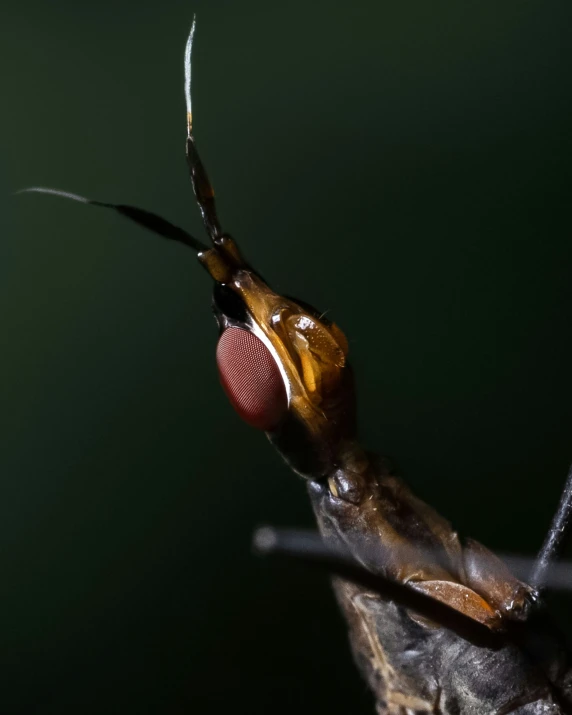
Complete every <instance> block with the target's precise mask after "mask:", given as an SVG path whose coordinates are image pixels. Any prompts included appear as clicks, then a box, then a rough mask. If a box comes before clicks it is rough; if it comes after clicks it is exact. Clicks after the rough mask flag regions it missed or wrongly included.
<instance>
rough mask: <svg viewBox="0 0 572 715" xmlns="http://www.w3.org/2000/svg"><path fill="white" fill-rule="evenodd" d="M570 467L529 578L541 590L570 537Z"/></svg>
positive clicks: (571, 476) (571, 474)
mask: <svg viewBox="0 0 572 715" xmlns="http://www.w3.org/2000/svg"><path fill="white" fill-rule="evenodd" d="M571 517H572V466H571V467H570V469H569V470H568V477H567V478H566V484H565V485H564V489H563V490H562V495H561V496H560V502H559V504H558V509H557V510H556V513H555V514H554V517H553V518H552V523H551V524H550V529H548V533H547V534H546V538H545V539H544V544H543V545H542V548H541V549H540V551H539V553H538V557H537V559H536V563H535V566H534V569H533V572H532V575H531V577H530V583H531V584H532V586H534V587H535V588H536V589H538V590H541V589H543V588H544V587H545V586H546V580H547V577H548V571H549V569H550V567H551V565H552V564H553V562H554V561H556V560H557V559H558V558H559V557H560V556H561V554H562V551H563V550H564V547H565V545H566V540H567V539H568V537H569V536H570V529H571V526H572V518H571Z"/></svg>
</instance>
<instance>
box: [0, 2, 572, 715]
mask: <svg viewBox="0 0 572 715" xmlns="http://www.w3.org/2000/svg"><path fill="white" fill-rule="evenodd" d="M193 12H197V15H198V32H197V37H196V53H195V57H194V70H195V74H194V79H195V82H194V102H195V121H196V135H197V139H198V142H199V146H200V149H201V151H202V153H203V156H204V158H205V160H206V162H207V165H208V167H209V171H210V174H211V178H212V179H213V181H214V183H215V185H216V189H217V194H218V196H219V207H220V214H221V217H222V220H223V224H224V226H225V227H226V228H227V229H228V230H230V231H231V232H232V233H233V234H234V235H235V236H236V237H237V238H238V239H239V240H240V242H241V245H242V246H243V248H244V251H245V252H246V254H247V255H248V256H249V257H250V258H251V259H252V260H253V261H254V262H255V263H256V265H257V267H258V268H259V270H260V271H261V272H262V273H263V274H264V275H265V276H267V278H268V279H269V280H270V281H271V282H272V285H273V286H275V287H276V288H277V289H278V290H284V291H286V292H288V293H291V294H294V295H298V296H300V297H301V298H304V299H306V300H308V301H309V302H311V303H313V304H315V305H317V306H318V307H320V308H322V309H328V310H329V311H330V312H329V314H328V315H329V316H330V317H332V318H334V319H335V320H336V321H337V322H338V323H339V324H340V325H341V326H342V327H343V328H344V329H345V330H346V332H347V334H348V337H349V340H350V348H351V355H352V358H353V362H354V365H355V367H356V372H357V379H358V387H359V394H360V420H361V424H362V432H363V435H364V439H365V441H366V443H367V444H368V445H369V446H371V447H375V448H377V449H379V450H383V451H385V452H386V453H388V454H390V455H392V456H393V457H394V458H395V460H396V461H397V463H398V464H399V465H400V467H401V469H402V471H403V472H404V473H405V474H406V475H407V477H408V479H409V481H410V483H411V484H412V485H413V487H414V488H415V490H416V491H417V492H418V493H419V494H420V495H421V496H423V497H424V498H426V499H427V500H429V501H431V503H433V504H434V505H435V506H436V507H438V508H439V509H440V510H441V511H442V512H444V513H445V514H447V515H448V516H449V517H450V518H452V519H453V520H454V522H455V524H456V525H457V526H458V527H459V528H460V529H462V530H463V531H464V532H465V533H468V534H471V535H472V536H476V537H478V538H480V539H481V540H483V541H484V542H485V543H487V544H489V545H490V546H492V547H495V548H497V549H502V550H515V551H519V552H522V553H533V552H534V551H535V550H536V549H537V548H538V546H539V544H540V543H541V541H542V538H543V534H544V531H545V528H546V526H547V523H548V521H549V518H550V515H551V511H552V509H553V508H554V505H555V503H556V501H557V497H558V492H559V488H560V485H561V483H562V481H563V479H564V476H565V473H566V469H567V464H568V462H569V460H570V458H571V457H572V364H571V355H572V351H571V348H572V341H571V337H570V335H571V316H572V282H571V280H570V276H571V262H572V242H571V236H570V189H571V181H570V179H571V173H572V171H571V166H572V140H571V136H570V128H571V126H570V125H571V109H572V88H571V82H570V70H571V68H572V42H570V27H571V22H572V5H571V3H570V1H569V0H562V2H558V1H557V0H537V1H527V0H519V1H518V2H516V1H515V2H513V1H512V0H505V1H504V2H498V0H486V1H481V2H479V3H477V2H460V1H458V0H451V1H449V2H426V1H425V0H416V1H413V0H411V1H408V2H397V1H394V2H374V1H373V0H371V1H366V0H361V1H360V0H354V1H353V2H351V3H340V2H330V3H326V2H313V3H309V2H308V1H307V0H305V1H304V0H294V1H290V2H288V3H273V2H268V0H265V1H263V0H260V1H258V2H256V1H254V0H252V1H248V0H246V1H244V2H229V1H227V2H224V1H222V0H218V1H217V2H214V1H211V2H210V3H209V2H206V1H205V0H202V1H200V2H199V1H197V2H194V3H193V2H188V1H185V2H182V1H177V0H164V1H163V2H161V3H151V2H149V3H141V2H133V1H131V2H123V1H121V0H115V1H114V2H110V1H109V0H99V1H98V2H94V3H88V2H84V3H78V2H49V3H48V2H37V1H36V2H25V1H22V2H20V3H18V4H16V3H12V4H10V5H8V4H6V5H4V6H3V9H2V11H1V16H0V60H1V63H0V67H1V70H0V71H1V73H2V84H1V87H2V94H1V96H2V115H1V120H0V121H1V122H2V124H1V131H2V133H1V136H2V142H1V146H2V161H1V170H2V176H1V184H0V197H1V198H0V200H1V201H2V205H1V207H0V216H1V222H2V223H1V235H2V239H1V241H0V274H1V282H0V290H1V301H2V325H1V335H2V343H1V347H2V349H1V356H0V369H1V374H2V380H1V394H0V399H1V405H2V410H1V416H2V425H1V434H2V441H1V455H2V466H1V469H2V472H1V482H0V484H1V494H0V530H1V537H0V538H1V541H0V543H1V553H2V556H1V564H0V565H1V577H2V588H1V596H0V633H1V636H0V638H1V645H0V648H1V650H0V658H1V664H0V665H1V667H0V693H1V698H2V701H3V702H2V703H1V705H0V711H1V712H2V713H9V714H10V715H11V714H12V713H18V714H19V713H22V714H26V715H27V714H28V713H41V714H42V715H43V714H49V715H67V714H68V713H69V714H71V713H74V714H75V713H78V712H81V713H84V714H88V713H89V714H92V713H93V714H96V713H97V714H98V715H99V714H101V713H122V714H126V713H137V714H142V713H149V714H153V715H155V714H159V713H160V714H167V715H172V714H175V713H176V714H179V713H181V714H182V713H191V712H196V713H210V712H213V713H216V712H235V713H237V712H239V713H249V714H251V715H252V714H262V713H275V714H277V713H293V712H300V713H302V712H304V713H306V712H307V713H328V715H338V714H339V715H347V714H348V713H350V712H351V713H356V714H357V713H369V712H371V711H372V708H371V704H370V699H369V696H368V695H367V693H366V691H365V686H364V685H363V683H362V682H361V681H360V679H359V678H358V676H357V675H356V673H355V672H354V670H353V666H352V665H351V662H350V658H349V655H348V652H347V648H346V642H345V632H344V625H343V623H342V622H341V619H340V617H339V616H338V613H337V611H336V608H335V605H334V603H333V598H332V596H331V594H330V592H329V587H328V584H327V581H326V580H325V579H324V578H323V577H321V576H319V575H315V574H309V573H308V572H307V571H305V570H304V569H301V568H300V569H298V568H295V567H293V566H286V565H282V564H274V563H271V562H268V563H267V562H259V561H257V560H256V559H255V558H254V557H253V556H251V554H250V551H249V548H250V547H249V541H250V535H251V532H252V529H253V528H254V527H255V526H256V525H258V524H260V523H265V522H269V523H276V524H280V525H310V524H311V523H312V517H311V514H310V510H309V507H308V504H307V500H306V495H305V493H304V486H303V484H302V483H301V482H300V479H298V478H297V477H295V476H294V475H292V474H291V473H290V472H289V471H288V469H287V468H286V467H285V466H284V465H283V464H282V463H281V461H280V459H279V458H278V456H277V455H276V454H275V453H274V452H273V450H272V448H271V447H270V446H269V444H268V443H267V442H266V440H265V438H264V437H263V436H262V435H261V434H258V433H256V432H255V431H253V430H250V429H249V428H248V427H246V426H245V425H243V424H242V423H241V422H240V421H239V420H238V418H237V417H236V416H235V415H234V413H233V412H232V410H231V408H230V407H229V406H228V404H227V402H226V399H225V397H224V395H223V393H222V391H221V389H220V388H219V386H218V381H217V375H216V370H215V365H214V360H213V354H214V346H215V340H216V329H215V325H214V322H213V320H212V318H211V315H210V310H209V303H210V289H211V286H210V284H209V280H208V276H207V275H206V273H204V271H202V270H201V269H200V268H199V267H198V266H197V265H196V264H195V262H194V260H193V256H192V255H191V254H190V253H189V252H186V251H185V249H184V248H182V247H179V246H176V245H168V244H165V243H162V242H160V241H159V240H158V239H154V238H153V237H152V236H150V235H149V234H145V233H144V232H142V231H140V230H138V229H137V228H136V227H134V226H131V225H129V224H128V223H126V222H125V221H122V220H121V219H119V218H117V217H116V216H114V215H112V214H106V213H105V212H102V211H98V210H96V209H87V208H85V207H82V206H79V205H76V204H71V203H65V202H63V201H61V200H57V199H51V198H48V197H43V196H16V197H14V196H11V195H10V192H12V191H14V190H16V189H19V188H22V187H25V186H30V185H47V186H53V187H57V188H62V189H67V190H71V191H77V192H78V193H85V194H87V195H88V196H92V197H95V198H100V199H103V200H106V199H107V200H110V201H120V202H126V203H133V204H136V205H140V206H144V207H146V208H149V209H151V210H155V211H157V212H160V213H162V214H164V215H165V216H166V217H168V218H170V219H171V220H173V221H175V222H177V223H180V224H183V225H185V226H187V227H189V229H190V230H191V231H193V232H194V233H196V234H197V235H200V234H201V231H202V227H201V223H200V218H199V214H198V211H197V209H196V207H195V205H194V201H193V198H192V192H191V188H190V184H189V181H188V178H187V172H186V166H185V161H184V133H185V117H184V102H183V93H182V54H183V48H184V43H185V39H186V34H187V30H188V27H189V24H190V21H191V17H192V14H193ZM566 603H567V602H566V601H564V603H563V605H562V606H561V612H562V617H563V619H564V620H566V614H567V610H568V609H567V607H566ZM568 603H569V601H568Z"/></svg>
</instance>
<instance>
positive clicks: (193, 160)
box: [185, 16, 223, 245]
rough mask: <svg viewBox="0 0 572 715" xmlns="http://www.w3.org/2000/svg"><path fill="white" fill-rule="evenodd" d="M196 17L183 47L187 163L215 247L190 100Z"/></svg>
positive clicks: (214, 219)
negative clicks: (194, 133)
mask: <svg viewBox="0 0 572 715" xmlns="http://www.w3.org/2000/svg"><path fill="white" fill-rule="evenodd" d="M196 25H197V22H196V16H195V17H194V18H193V24H192V25H191V31H190V33H189V37H188V40H187V45H186V47H185V102H186V104H187V163H188V165H189V171H190V172H191V181H192V183H193V191H194V193H195V198H196V200H197V203H198V205H199V209H200V211H201V215H202V217H203V222H204V224H205V228H206V230H207V233H208V235H209V237H210V238H211V240H212V242H213V243H214V244H215V245H217V244H219V243H220V242H221V239H222V238H223V234H222V230H221V227H220V223H219V220H218V216H217V213H216V207H215V200H214V189H213V187H212V185H211V182H210V181H209V177H208V175H207V172H206V169H205V167H204V164H203V162H202V161H201V158H200V156H199V153H198V151H197V147H196V144H195V138H194V135H193V107H192V100H191V54H192V51H193V39H194V36H195V28H196Z"/></svg>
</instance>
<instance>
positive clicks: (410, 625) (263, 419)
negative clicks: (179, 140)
mask: <svg viewBox="0 0 572 715" xmlns="http://www.w3.org/2000/svg"><path fill="white" fill-rule="evenodd" d="M193 34H194V24H193V28H192V29H191V34H190V36H189V40H188V44H187V50H186V53H185V70H186V99H187V111H188V116H187V128H188V132H187V158H188V163H189V168H190V172H191V178H192V182H193V188H194V192H195V196H196V199H197V202H198V205H199V207H200V210H201V213H202V216H203V220H204V224H205V227H206V230H207V233H208V235H209V238H210V240H211V245H209V246H207V245H205V244H203V243H202V242H200V241H198V240H197V239H195V238H194V237H192V236H191V235H190V234H188V233H187V232H186V231H184V230H182V229H180V228H178V227H176V226H173V225H172V224H170V223H169V222H167V221H165V220H164V219H162V218H160V217H158V216H156V215H154V214H151V213H149V212H146V211H143V210H141V209H137V208H133V207H130V206H125V205H118V204H109V203H102V202H97V201H91V200H88V199H84V198H83V197H79V196H77V195H74V194H67V193H65V192H59V191H54V190H51V189H31V190H32V191H40V192H44V193H53V194H56V195H61V196H64V197H67V198H72V199H75V200H79V201H82V202H84V203H88V204H92V205H96V206H103V207H108V208H114V209H116V210H117V211H119V212H120V213H121V214H123V215H125V216H126V217H128V218H130V219H132V220H134V221H136V222H137V223H139V224H141V225H143V226H144V227H146V228H148V229H150V230H152V231H154V232H155V233H158V234H159V235H161V236H163V237H166V238H169V239H172V240H176V241H179V242H181V243H184V244H185V245H187V246H189V247H191V248H192V249H193V250H195V251H196V252H197V255H198V258H199V260H200V262H201V263H202V264H203V266H204V267H205V268H206V270H207V271H208V273H209V274H210V275H211V277H212V278H213V280H214V284H215V287H214V294H213V307H214V312H215V315H216V318H217V322H218V325H219V329H220V337H219V342H218V347H217V363H218V367H219V371H220V377H221V382H222V384H223V388H224V389H225V391H226V393H227V395H228V397H229V399H230V401H231V403H232V404H233V406H234V407H235V409H236V410H237V412H238V413H239V414H240V416H241V417H242V418H243V419H245V420H246V421H247V422H248V423H249V424H251V425H252V426H254V427H256V428H258V429H261V430H263V431H265V432H267V434H268V436H269V438H270V440H271V441H272V443H273V444H274V445H275V446H276V448H277V449H278V451H279V452H280V453H281V454H282V455H283V457H284V458H285V459H286V461H287V462H288V463H289V464H290V466H291V467H292V469H293V470H294V471H295V472H297V473H298V474H299V475H301V476H302V477H303V478H304V479H305V480H306V483H307V488H308V491H309V494H310V499H311V501H312V505H313V508H314V511H315V514H316V518H317V522H318V525H319V529H320V532H321V534H322V537H323V540H324V542H325V543H326V545H327V546H328V548H329V549H331V551H332V553H333V554H335V555H342V556H340V564H341V563H342V560H341V559H342V557H343V558H344V559H345V561H344V562H343V563H345V564H346V566H348V569H346V570H345V571H344V567H343V566H340V565H339V564H338V567H336V566H335V564H334V566H333V568H334V570H337V571H338V573H339V574H340V575H339V576H338V577H336V579H335V590H336V595H337V598H338V600H339V603H340V606H341V608H342V611H343V612H344V614H345V616H346V619H347V622H348V626H349V634H350V641H351V644H352V648H353V651H354V654H355V658H356V661H357V662H358V665H359V667H360V668H361V670H362V672H363V673H364V675H365V677H366V679H367V681H368V683H369V686H370V688H371V690H372V691H373V694H374V696H375V699H376V706H377V711H378V713H394V714H397V713H400V714H406V713H443V714H447V715H453V714H454V713H475V714H476V713H483V714H485V713H497V714H498V715H501V714H502V713H522V714H523V715H524V714H525V713H530V714H531V715H532V714H535V713H538V714H540V713H554V714H556V713H564V712H569V711H570V708H571V707H572V671H571V670H570V665H569V662H568V656H567V654H566V652H565V650H564V648H563V647H562V646H561V644H560V641H559V639H558V638H557V637H555V636H553V634H552V632H551V631H550V629H549V627H548V626H547V625H546V624H545V623H544V622H543V621H542V620H540V621H539V622H538V623H534V621H535V620H536V619H535V617H534V616H535V613H536V612H537V611H539V610H540V609H539V598H538V593H537V590H536V589H535V588H533V587H532V586H530V585H527V584H526V583H524V582H522V581H520V580H518V579H517V578H515V576H513V575H512V573H511V572H510V571H509V569H508V568H507V567H506V566H505V565H504V563H503V562H502V561H501V560H499V559H498V558H497V557H496V556H495V555H493V554H492V553H491V552H490V551H488V550H487V549H486V548H485V547H484V546H482V545H480V544H479V543H477V542H476V541H472V540H470V539H467V540H462V539H461V538H460V537H459V535H458V534H457V533H456V532H455V531H454V530H453V528H452V527H451V524H450V523H449V522H448V521H447V520H446V519H444V518H443V517H441V516H440V515H439V514H437V513H436V512H435V511H434V510H433V509H432V508H431V507H429V506H428V505H427V504H425V503H423V502H422V501H421V500H419V499H417V498H416V497H415V496H414V495H413V494H412V493H411V491H410V490H409V488H408V487H407V486H406V484H405V483H404V482H403V481H401V480H400V479H399V478H398V477H397V476H395V475H394V474H393V473H392V472H391V470H390V468H389V467H388V466H387V464H386V463H385V461H384V460H382V459H380V458H378V457H376V456H375V455H373V454H372V453H370V452H369V451H367V450H366V449H364V448H363V447H362V446H361V444H360V443H359V441H358V437H357V433H356V424H355V395H354V387H353V380H352V374H351V369H350V367H349V365H348V361H347V354H348V345H347V341H346V338H345V336H344V334H343V333H342V331H341V330H340V329H339V328H338V327H337V326H336V325H335V324H334V323H332V322H330V321H328V320H326V319H325V318H324V317H323V316H322V315H320V314H319V313H318V311H316V310H314V309H313V308H311V307H310V306H307V305H305V304H304V303H302V302H300V301H298V300H294V299H291V298H287V297H285V296H282V295H279V294H277V293H275V292H274V291H273V290H272V289H271V288H270V287H269V286H268V284H267V283H266V282H265V281H264V280H263V279H262V278H261V277H260V275H259V274H258V273H257V272H256V271H255V270H254V269H253V268H252V267H251V266H250V265H249V264H248V263H247V262H246V261H245V260H244V258H243V257H242V256H241V254H240V251H239V249H238V247H237V245H236V243H235V242H234V240H233V239H232V238H231V237H230V236H229V235H228V234H225V233H223V231H222V230H221V228H220V224H219V220H218V217H217V213H216V210H215V203H214V192H213V189H212V187H211V184H210V182H209V180H208V177H207V174H206V171H205V169H204V166H203V164H202V162H201V159H200V157H199V154H198V152H197V148H196V144H195V139H194V135H193V121H192V111H191V96H190V79H191V75H190V59H191V48H192V40H193ZM569 497H570V490H567V492H566V494H565V498H564V501H563V508H562V511H561V514H560V522H558V524H556V525H555V527H554V528H553V530H552V532H551V537H550V538H551V540H550V541H549V542H547V546H546V548H545V550H544V552H543V556H542V559H541V561H540V568H539V572H538V573H537V575H536V577H535V578H534V583H535V584H539V585H540V584H541V582H542V578H541V576H542V571H543V569H544V566H545V565H546V564H547V563H548V562H549V561H550V558H551V557H552V556H553V555H554V553H555V552H556V550H557V548H556V546H557V545H556V544H555V543H554V539H555V536H554V535H555V534H557V533H563V532H564V530H565V529H564V525H565V521H566V516H567V512H568V505H569V502H570V498H569ZM294 550H295V549H292V551H294ZM352 565H353V568H354V571H353V572H352V570H351V569H352ZM376 578H379V583H380V584H381V583H382V581H383V582H384V583H386V584H387V583H389V584H395V585H396V587H397V588H398V591H395V592H391V593H390V594H389V595H388V592H386V591H384V590H383V589H382V588H381V587H380V588H378V587H377V586H376V583H377V582H376ZM399 589H401V591H399ZM404 591H405V592H406V594H407V593H408V594H409V595H410V596H411V599H410V600H408V599H407V597H406V596H403V593H404ZM400 593H401V595H400ZM416 599H417V600H416ZM433 606H434V607H433ZM529 622H532V623H533V625H532V626H530V627H529ZM529 631H530V633H532V635H533V636H534V638H533V640H534V642H535V643H538V642H541V643H542V648H540V649H536V650H535V649H534V648H532V647H531V646H530V639H528V638H527V636H528V635H529ZM484 674H486V676H484Z"/></svg>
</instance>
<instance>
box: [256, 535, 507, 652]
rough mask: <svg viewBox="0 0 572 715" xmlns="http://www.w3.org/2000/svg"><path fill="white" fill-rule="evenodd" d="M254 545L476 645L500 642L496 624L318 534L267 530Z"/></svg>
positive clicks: (257, 549) (260, 552)
mask: <svg viewBox="0 0 572 715" xmlns="http://www.w3.org/2000/svg"><path fill="white" fill-rule="evenodd" d="M253 546H254V550H255V551H256V552H257V553H259V554H263V555H279V556H285V557H289V558H293V559H296V560H297V561H301V562H303V563H307V564H309V565H311V566H317V567H318V568H322V569H324V570H326V571H328V572H329V573H333V574H335V575H336V576H340V577H342V578H343V579H346V580H348V581H351V582H352V583H355V584H358V585H359V586H362V587H364V588H366V589H368V590H369V591H371V592H373V593H375V594H379V595H380V596H381V597H382V598H384V599H388V600H392V601H395V602H396V603H398V604H399V605H400V606H403V607H404V608H408V609H410V610H412V611H414V612H415V613H418V614H419V615H421V616H424V617H425V618H428V619H429V620H431V621H433V622H435V623H438V624H439V625H441V626H443V627H445V628H449V629H450V630H452V631H455V632H456V633H458V634H460V635H462V636H463V637H464V638H466V639H468V640H470V641H472V642H473V643H481V644H485V643H486V644H489V645H491V644H494V643H495V642H496V638H497V635H496V634H495V633H494V631H493V630H490V629H489V626H490V625H493V624H492V623H491V624H487V625H484V620H483V621H479V620H475V619H474V618H473V617H471V616H470V615H468V614H465V613H464V612H462V611H461V610H457V609H456V608H455V607H453V606H451V605H449V604H448V603H447V602H445V601H442V600H439V599H438V598H436V597H435V594H434V593H424V592H423V590H422V588H417V587H418V586H419V584H413V583H411V584H402V583H398V582H397V581H394V580H393V579H390V578H387V577H385V576H382V575H381V574H377V573H372V572H371V571H368V570H367V569H366V568H364V567H363V566H362V565H361V564H359V563H358V562H357V561H355V560H354V559H353V558H351V557H350V556H348V555H347V554H345V553H343V552H340V551H339V550H337V549H335V548H332V547H331V546H329V545H328V544H326V543H325V542H324V541H323V539H322V537H321V536H320V534H319V533H318V532H316V531H304V530H302V529H274V528H271V527H263V528H260V529H258V530H257V531H256V532H255V534H254V538H253ZM466 590H468V589H466ZM475 596H476V594H475ZM493 628H494V625H493Z"/></svg>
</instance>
